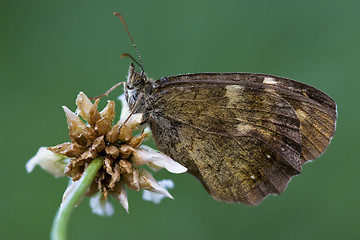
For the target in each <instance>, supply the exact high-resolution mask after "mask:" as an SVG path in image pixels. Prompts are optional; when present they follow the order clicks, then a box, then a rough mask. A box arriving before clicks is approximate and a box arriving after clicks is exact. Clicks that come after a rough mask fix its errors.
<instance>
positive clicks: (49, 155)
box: [26, 147, 68, 177]
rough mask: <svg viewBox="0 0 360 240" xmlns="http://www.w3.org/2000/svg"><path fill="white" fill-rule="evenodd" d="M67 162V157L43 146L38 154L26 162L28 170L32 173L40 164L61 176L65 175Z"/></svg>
mask: <svg viewBox="0 0 360 240" xmlns="http://www.w3.org/2000/svg"><path fill="white" fill-rule="evenodd" d="M67 164H68V159H67V157H65V156H62V155H58V154H55V153H53V152H51V151H49V150H47V148H46V147H41V148H39V150H38V152H37V153H36V155H35V156H34V157H32V158H31V159H30V160H29V161H28V162H27V163H26V170H27V172H28V173H30V172H31V171H32V170H33V169H34V167H35V166H36V165H40V167H41V168H42V169H44V170H45V171H47V172H49V173H51V174H52V175H54V176H55V177H61V176H65V174H64V170H65V167H66V165H67Z"/></svg>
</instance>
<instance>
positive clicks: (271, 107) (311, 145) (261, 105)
mask: <svg viewBox="0 0 360 240" xmlns="http://www.w3.org/2000/svg"><path fill="white" fill-rule="evenodd" d="M118 16H119V15H118ZM119 17H120V18H121V19H122V17H121V16H119ZM122 20H123V19H122ZM123 22H124V21H123ZM124 25H125V28H126V30H127V27H126V24H125V23H124ZM127 31H128V30H127ZM129 35H130V34H129ZM130 39H131V40H132V38H131V36H130ZM132 42H133V40H132ZM133 45H134V46H135V44H134V42H133ZM135 49H136V47H135ZM136 51H137V49H136ZM137 52H138V51H137ZM125 55H126V56H129V55H128V54H125ZM139 58H140V56H139ZM133 60H134V59H133ZM134 61H135V60H134ZM140 61H141V58H140ZM135 62H136V61H135ZM139 66H140V67H141V69H142V71H141V72H136V71H135V67H134V65H133V64H131V65H130V69H129V76H128V79H127V82H126V84H125V94H126V98H127V101H128V103H129V106H130V109H131V110H132V111H133V113H143V117H144V122H143V123H144V124H149V125H150V127H151V130H152V133H153V136H154V138H155V141H156V144H157V146H158V148H159V150H160V151H162V152H164V153H165V154H167V155H168V156H170V157H171V158H173V159H174V160H175V161H177V162H179V163H180V164H182V165H184V166H185V167H187V168H188V171H189V173H191V174H192V175H194V176H195V177H196V178H197V179H199V180H200V182H201V183H202V184H203V185H204V187H205V189H206V190H207V191H208V192H209V193H210V195H211V196H212V197H213V198H215V199H217V200H220V201H224V202H242V203H245V204H248V205H257V204H259V203H260V202H261V201H262V200H263V199H264V198H265V197H266V196H267V195H269V194H279V193H281V192H282V191H284V189H285V188H286V186H287V184H288V182H289V181H290V179H291V177H292V176H294V175H297V174H299V173H300V172H301V167H302V165H303V164H305V163H306V162H308V161H311V160H314V159H316V158H318V157H319V156H320V155H321V154H322V153H323V152H324V151H325V150H326V148H327V146H328V145H329V143H330V140H331V138H332V137H333V135H334V132H335V123H336V118H337V112H336V104H335V102H334V101H333V100H332V99H331V98H330V97H329V96H327V95H326V94H325V93H323V92H321V91H320V90H317V89H315V88H313V87H310V86H308V85H306V84H303V83H300V82H296V81H294V80H291V79H287V78H282V77H277V76H272V75H267V74H254V73H195V74H184V75H177V76H171V77H163V78H161V79H160V80H158V81H153V80H151V79H149V78H148V77H147V76H146V75H145V73H144V71H143V68H142V63H141V64H139Z"/></svg>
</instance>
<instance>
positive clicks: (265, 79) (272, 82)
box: [263, 77, 278, 84]
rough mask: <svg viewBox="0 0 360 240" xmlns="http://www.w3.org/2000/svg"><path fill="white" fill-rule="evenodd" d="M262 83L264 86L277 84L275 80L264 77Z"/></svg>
mask: <svg viewBox="0 0 360 240" xmlns="http://www.w3.org/2000/svg"><path fill="white" fill-rule="evenodd" d="M263 83H265V84H278V82H277V81H275V79H274V78H272V77H264V81H263Z"/></svg>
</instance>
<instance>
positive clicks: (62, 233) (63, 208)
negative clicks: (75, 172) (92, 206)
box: [51, 158, 102, 240]
mask: <svg viewBox="0 0 360 240" xmlns="http://www.w3.org/2000/svg"><path fill="white" fill-rule="evenodd" d="M101 166H102V159H100V158H96V159H94V160H93V161H92V162H91V163H90V164H89V166H88V167H87V168H86V169H85V171H84V173H83V175H82V176H81V178H80V179H79V180H78V181H76V185H75V187H74V189H73V190H72V191H71V193H70V194H69V195H68V196H67V197H66V199H65V200H64V201H63V202H62V204H61V205H60V207H59V210H58V212H57V214H56V216H55V219H54V222H53V226H52V230H51V239H52V240H65V239H66V229H67V225H68V222H69V219H70V215H71V213H72V210H73V209H74V207H75V206H76V205H77V203H78V202H79V201H80V199H81V198H82V197H83V195H84V194H85V192H86V190H87V189H88V188H89V187H90V185H91V183H92V182H93V181H94V179H95V176H96V174H97V172H98V171H99V169H100V168H101Z"/></svg>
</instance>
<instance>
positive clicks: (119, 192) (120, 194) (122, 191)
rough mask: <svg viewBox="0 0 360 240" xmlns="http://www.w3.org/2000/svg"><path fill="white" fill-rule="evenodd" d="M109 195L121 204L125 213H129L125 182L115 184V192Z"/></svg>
mask: <svg viewBox="0 0 360 240" xmlns="http://www.w3.org/2000/svg"><path fill="white" fill-rule="evenodd" d="M110 194H111V195H112V196H113V197H114V198H116V199H117V200H118V201H119V202H120V203H121V205H122V206H123V207H124V208H125V210H126V212H128V213H129V202H128V199H127V192H126V188H125V182H124V181H120V182H117V183H116V185H115V191H113V192H110Z"/></svg>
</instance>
